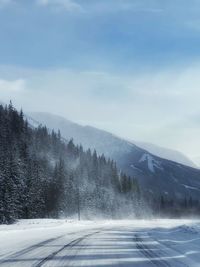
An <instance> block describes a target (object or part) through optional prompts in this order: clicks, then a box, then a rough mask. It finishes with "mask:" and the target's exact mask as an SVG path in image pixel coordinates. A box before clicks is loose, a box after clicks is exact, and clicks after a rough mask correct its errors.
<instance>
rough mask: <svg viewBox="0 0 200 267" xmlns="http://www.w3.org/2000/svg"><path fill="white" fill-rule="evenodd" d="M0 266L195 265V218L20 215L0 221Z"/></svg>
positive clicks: (198, 256) (199, 246)
mask: <svg viewBox="0 0 200 267" xmlns="http://www.w3.org/2000/svg"><path fill="white" fill-rule="evenodd" d="M0 240H1V241H2V240H3V242H0V265H1V266H8V267H12V266H19V267H23V266H27V267H28V266H37V267H39V266H51V267H53V266H92V267H100V266H125V267H127V266H129V267H130V266H136V267H138V266H140V267H148V266H168V267H169V266H171V267H186V266H188V267H198V266H199V262H200V221H198V220H155V219H154V220H131V221H128V220H126V221H125V220H124V221H81V222H78V221H75V220H65V219H63V220H53V219H41V220H20V221H19V222H18V223H16V224H13V225H9V226H7V225H1V226H0Z"/></svg>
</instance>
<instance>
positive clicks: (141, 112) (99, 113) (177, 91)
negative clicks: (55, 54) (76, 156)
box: [0, 65, 200, 156]
mask: <svg viewBox="0 0 200 267" xmlns="http://www.w3.org/2000/svg"><path fill="white" fill-rule="evenodd" d="M3 69H4V72H3V71H2V67H0V72H1V78H2V79H3V80H0V100H1V101H3V102H6V103H8V101H9V100H10V99H12V100H13V104H14V105H16V106H17V107H19V108H20V107H21V106H22V107H23V109H24V110H25V111H45V112H52V113H55V114H58V115H62V116H64V117H66V118H68V119H71V120H74V121H77V122H81V123H85V124H90V125H94V126H96V127H99V128H103V129H106V130H109V131H111V132H113V133H115V134H117V135H120V136H122V137H126V138H129V139H133V140H141V141H146V142H152V143H155V144H158V145H161V146H166V147H169V148H174V149H177V150H180V151H182V152H184V153H186V154H187V155H190V156H193V155H198V153H199V147H200V141H199V135H200V126H199V120H198V118H199V114H200V106H199V99H200V90H199V88H200V77H199V73H200V65H193V66H191V67H187V68H182V69H181V68H174V69H170V70H165V71H162V72H156V71H155V72H152V73H151V74H150V73H148V74H144V73H141V74H140V75H124V74H121V75H120V74H118V75H117V74H116V75H115V74H113V73H106V72H95V71H93V72H87V71H83V72H82V71H75V70H69V69H58V70H55V69H52V70H46V71H44V70H41V71H40V70H28V69H25V70H23V69H22V70H20V69H19V68H17V69H16V70H14V69H12V68H11V69H6V68H5V67H4V68H3ZM2 73H4V74H2ZM17 77H22V78H23V79H19V80H17ZM192 118H193V120H192ZM188 140H190V142H188Z"/></svg>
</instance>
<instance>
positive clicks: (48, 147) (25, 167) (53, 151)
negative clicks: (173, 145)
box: [0, 103, 141, 223]
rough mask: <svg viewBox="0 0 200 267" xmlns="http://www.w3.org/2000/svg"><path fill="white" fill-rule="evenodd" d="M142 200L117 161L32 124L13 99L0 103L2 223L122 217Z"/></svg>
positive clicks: (0, 207)
mask: <svg viewBox="0 0 200 267" xmlns="http://www.w3.org/2000/svg"><path fill="white" fill-rule="evenodd" d="M140 203H141V198H140V190H139V187H138V184H137V181H136V180H135V179H134V178H132V177H129V176H126V175H125V174H123V173H120V172H119V171H118V169H117V166H116V164H115V162H113V161H112V160H110V159H106V158H105V157H104V155H101V156H98V155H97V153H96V151H91V150H87V151H84V150H83V148H82V146H76V145H74V143H73V140H69V141H66V140H64V139H62V137H61V134H60V132H59V131H58V132H55V131H51V132H50V131H49V130H48V129H47V128H46V127H44V126H39V127H37V128H34V127H31V125H29V123H28V122H27V120H26V119H25V118H24V115H23V112H22V111H20V112H18V111H17V110H16V109H15V108H14V107H13V105H12V103H10V104H9V105H8V106H3V105H0V223H12V222H14V221H15V220H17V219H20V218H27V219H28V218H49V217H51V218H58V217H61V216H62V217H71V216H75V215H76V214H79V216H80V214H81V216H83V217H84V218H85V219H90V218H93V217H103V218H119V217H120V216H121V217H123V216H133V215H134V214H137V213H138V212H139V209H140V208H139V206H140Z"/></svg>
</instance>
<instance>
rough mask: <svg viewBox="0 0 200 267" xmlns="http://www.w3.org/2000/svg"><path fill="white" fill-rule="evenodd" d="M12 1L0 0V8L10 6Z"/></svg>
mask: <svg viewBox="0 0 200 267" xmlns="http://www.w3.org/2000/svg"><path fill="white" fill-rule="evenodd" d="M12 3H13V0H0V8H1V7H5V6H7V5H9V4H12Z"/></svg>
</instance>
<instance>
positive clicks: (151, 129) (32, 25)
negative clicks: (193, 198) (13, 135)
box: [0, 0, 200, 162]
mask: <svg viewBox="0 0 200 267" xmlns="http://www.w3.org/2000/svg"><path fill="white" fill-rule="evenodd" d="M10 99H11V100H12V102H13V104H14V105H15V106H16V107H17V108H21V107H22V108H23V109H24V111H25V112H27V111H45V112H51V113H54V114H58V115H62V116H63V117H66V118H67V119H70V120H72V121H75V122H78V123H81V124H87V125H92V126H95V127H98V128H101V129H105V130H108V131H111V132H113V133H114V134H117V135H119V136H122V137H124V138H127V139H129V140H137V141H145V142H150V143H154V144H157V145H160V146H164V147H167V148H172V149H176V150H179V151H181V152H183V153H185V154H186V155H187V156H189V157H190V158H191V159H193V160H194V161H198V160H199V162H200V151H199V150H200V138H199V136H200V103H199V102H200V1H199V0H190V1H188V0H168V1H161V0H28V1H27V0H0V100H1V101H3V102H6V103H8V101H9V100H10Z"/></svg>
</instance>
